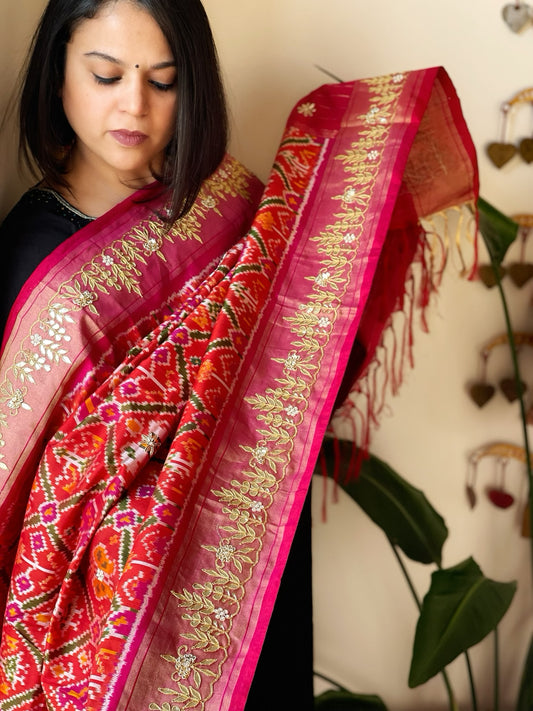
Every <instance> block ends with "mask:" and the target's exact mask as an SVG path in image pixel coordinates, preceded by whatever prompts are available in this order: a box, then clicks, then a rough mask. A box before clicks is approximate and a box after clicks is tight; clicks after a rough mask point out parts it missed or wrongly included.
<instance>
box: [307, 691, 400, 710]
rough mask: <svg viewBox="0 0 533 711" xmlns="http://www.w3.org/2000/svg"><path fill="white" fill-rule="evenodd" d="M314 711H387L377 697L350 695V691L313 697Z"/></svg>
mask: <svg viewBox="0 0 533 711" xmlns="http://www.w3.org/2000/svg"><path fill="white" fill-rule="evenodd" d="M314 709H315V711H387V707H386V706H385V704H384V703H383V701H382V700H381V699H380V698H379V696H370V695H366V694H352V693H351V692H350V691H344V690H342V691H332V690H330V691H325V692H324V693H323V694H320V696H315V703H314Z"/></svg>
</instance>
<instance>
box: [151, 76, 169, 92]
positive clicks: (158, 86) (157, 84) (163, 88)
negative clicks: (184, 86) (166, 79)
mask: <svg viewBox="0 0 533 711" xmlns="http://www.w3.org/2000/svg"><path fill="white" fill-rule="evenodd" d="M150 84H151V85H152V86H153V87H154V88H155V89H158V90H159V91H170V90H171V89H172V88H173V86H174V82H172V83H171V84H164V83H163V82H160V81H154V80H153V79H151V80H150Z"/></svg>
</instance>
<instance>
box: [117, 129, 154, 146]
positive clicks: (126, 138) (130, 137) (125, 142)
mask: <svg viewBox="0 0 533 711" xmlns="http://www.w3.org/2000/svg"><path fill="white" fill-rule="evenodd" d="M110 133H111V135H112V136H113V138H114V139H115V141H116V142H117V143H120V145H121V146H126V147H127V148H130V147H133V146H140V145H141V143H144V141H146V139H147V138H148V136H147V135H146V134H145V133H142V131H126V130H125V129H119V130H118V131H110Z"/></svg>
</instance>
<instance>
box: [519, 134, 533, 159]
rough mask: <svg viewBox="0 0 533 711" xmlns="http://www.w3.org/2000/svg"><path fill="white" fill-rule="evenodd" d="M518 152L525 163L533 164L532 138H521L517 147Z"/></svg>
mask: <svg viewBox="0 0 533 711" xmlns="http://www.w3.org/2000/svg"><path fill="white" fill-rule="evenodd" d="M518 150H519V151H520V156H521V157H522V159H523V160H524V161H525V162H526V163H533V138H523V139H522V140H521V141H520V143H519V145H518Z"/></svg>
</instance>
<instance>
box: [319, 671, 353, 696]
mask: <svg viewBox="0 0 533 711" xmlns="http://www.w3.org/2000/svg"><path fill="white" fill-rule="evenodd" d="M313 674H314V675H315V676H318V677H319V678H320V679H323V680H324V681H327V682H328V684H332V686H336V687H337V689H338V690H339V691H348V689H345V688H344V686H341V685H340V684H339V682H338V681H333V679H330V678H329V676H326V675H325V674H321V673H320V672H317V671H313Z"/></svg>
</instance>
